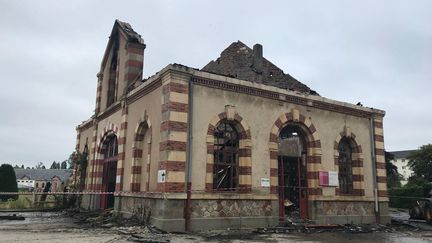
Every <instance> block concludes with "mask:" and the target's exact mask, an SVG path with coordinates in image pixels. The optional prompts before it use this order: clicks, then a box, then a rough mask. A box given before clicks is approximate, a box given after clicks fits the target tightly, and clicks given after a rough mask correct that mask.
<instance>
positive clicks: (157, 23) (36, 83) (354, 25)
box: [0, 0, 432, 165]
mask: <svg viewBox="0 0 432 243" xmlns="http://www.w3.org/2000/svg"><path fill="white" fill-rule="evenodd" d="M0 9H1V10H2V14H1V15H0V28H1V31H2V34H1V41H0V54H1V55H0V75H1V76H0V83H1V87H2V89H0V104H1V105H0V114H2V117H1V119H0V120H1V121H0V134H1V135H2V136H0V145H1V146H0V162H12V163H15V162H19V163H25V164H27V165H32V164H36V162H39V161H42V162H45V164H47V165H49V164H50V163H51V162H52V161H53V160H63V159H65V158H67V156H68V155H69V154H70V153H71V152H72V150H73V148H74V144H75V126H76V125H77V124H79V123H80V122H81V121H82V120H85V119H86V118H88V117H89V116H90V115H91V113H92V111H93V110H94V105H95V93H96V76H95V75H96V73H97V72H98V70H99V66H100V61H101V59H102V55H103V52H104V50H105V46H106V43H107V41H108V36H109V34H110V31H111V28H112V25H113V23H114V20H115V19H121V20H123V21H127V22H130V23H131V24H132V26H133V27H134V29H135V30H136V31H137V32H138V33H140V34H142V36H143V38H144V40H145V42H146V44H147V49H146V50H145V57H144V72H145V75H144V76H146V77H147V76H150V75H152V74H154V73H155V72H157V71H159V70H160V69H161V68H163V67H164V66H166V65H167V64H168V63H174V62H176V63H182V64H185V65H188V66H192V67H198V68H200V67H202V66H204V65H205V64H206V63H207V62H208V61H209V60H212V59H215V58H217V57H218V56H219V53H220V52H221V51H222V50H223V49H224V48H225V47H226V46H228V45H229V44H230V43H231V42H233V41H236V40H242V41H243V42H245V43H246V44H248V45H250V46H252V45H253V44H255V43H261V44H263V45H264V55H265V56H266V57H267V58H268V59H269V60H271V61H272V62H273V63H275V64H276V65H278V66H280V67H281V68H282V69H283V70H285V72H287V73H290V74H291V75H293V76H294V77H296V78H297V79H299V80H300V81H302V82H304V83H305V84H307V85H308V86H310V87H311V88H313V89H315V90H316V91H318V92H319V93H320V94H321V95H323V96H325V97H328V98H332V99H336V100H341V101H346V102H351V103H356V102H358V101H361V102H362V103H363V104H364V105H366V106H370V107H375V108H379V109H383V110H386V112H387V116H386V118H385V122H384V126H385V135H386V140H385V143H386V148H387V149H388V150H401V149H413V148H417V147H418V146H420V145H422V144H426V143H430V142H431V137H432V128H431V126H430V124H431V123H432V115H431V113H430V111H429V110H430V108H429V104H431V101H432V99H431V96H430V95H429V94H428V93H429V92H430V90H431V88H432V85H431V78H432V66H431V65H432V44H431V43H432V29H431V28H430V23H431V22H432V16H431V15H430V14H429V12H430V9H432V3H431V2H430V1H414V2H406V1H379V2H377V1H343V2H341V1H325V2H323V1H307V2H302V3H298V2H294V1H292V2H291V1H290V2H287V1H270V2H266V4H263V3H262V2H261V1H217V2H216V1H181V2H179V1H154V2H143V1H122V2H119V1H102V0H99V1H92V2H89V1H73V2H71V1H54V0H51V1H38V2H34V1H2V2H0Z"/></svg>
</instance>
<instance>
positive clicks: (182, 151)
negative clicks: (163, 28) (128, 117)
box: [157, 71, 190, 192]
mask: <svg viewBox="0 0 432 243" xmlns="http://www.w3.org/2000/svg"><path fill="white" fill-rule="evenodd" d="M189 79H190V77H189V76H188V75H185V74H182V73H178V72H174V71H169V72H166V73H164V74H163V75H161V81H162V106H161V113H162V121H161V125H160V134H161V140H160V143H159V151H160V152H159V159H160V160H159V164H158V168H159V170H165V172H166V178H165V182H163V183H159V182H158V183H157V190H158V191H159V192H184V191H185V189H186V186H185V185H186V184H185V181H186V166H185V165H186V153H187V146H188V144H187V129H188V123H187V122H188V112H189V110H188V109H189V105H188V98H189V94H188V91H189Z"/></svg>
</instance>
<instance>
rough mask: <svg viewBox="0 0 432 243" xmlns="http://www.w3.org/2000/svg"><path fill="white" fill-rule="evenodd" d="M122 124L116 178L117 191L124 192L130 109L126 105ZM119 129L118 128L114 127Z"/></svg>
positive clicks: (123, 110)
mask: <svg viewBox="0 0 432 243" xmlns="http://www.w3.org/2000/svg"><path fill="white" fill-rule="evenodd" d="M122 105H123V108H122V123H121V124H120V136H119V139H118V141H117V142H118V156H117V157H118V160H117V177H116V191H123V190H124V188H123V180H124V164H125V155H126V135H127V127H128V122H127V117H128V113H129V109H128V107H127V106H126V104H125V103H123V104H122ZM113 128H114V129H117V130H118V128H117V127H113Z"/></svg>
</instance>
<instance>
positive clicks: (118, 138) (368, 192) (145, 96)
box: [76, 20, 389, 231]
mask: <svg viewBox="0 0 432 243" xmlns="http://www.w3.org/2000/svg"><path fill="white" fill-rule="evenodd" d="M145 48H146V45H145V44H144V41H143V39H142V38H141V36H140V35H139V34H137V33H136V32H135V31H134V30H133V29H132V28H131V26H130V25H129V24H127V23H124V22H121V21H118V20H117V21H116V22H115V24H114V27H113V29H112V32H111V36H110V39H109V42H108V45H107V48H106V51H105V54H104V56H103V59H102V64H101V68H100V71H99V73H98V75H97V77H98V80H97V94H96V109H95V113H94V114H93V115H92V116H91V118H90V119H88V120H87V121H85V122H83V123H82V124H80V125H79V126H78V127H77V132H78V135H77V145H76V149H77V151H79V152H84V151H86V154H87V156H88V166H87V167H86V168H85V167H83V168H82V169H83V170H85V171H84V173H83V174H85V175H86V176H85V178H83V179H85V189H84V190H85V191H86V192H112V193H114V194H98V193H96V194H88V195H85V196H84V197H83V200H82V204H81V207H83V208H88V209H101V208H102V209H104V208H111V207H112V208H114V210H115V212H117V213H119V214H122V215H124V216H132V215H136V216H138V217H142V218H144V219H148V220H149V221H150V223H152V224H154V225H156V226H157V227H159V228H162V229H165V230H167V231H184V230H185V229H186V230H193V231H196V230H205V229H220V228H228V227H230V228H236V227H265V226H271V225H276V224H278V222H279V221H284V220H286V218H287V217H297V218H303V219H310V220H312V221H314V222H315V223H371V222H381V223H385V222H388V220H389V218H388V212H387V205H388V197H387V189H386V172H385V161H384V139H383V117H384V115H385V113H384V111H381V110H377V109H373V108H367V107H363V106H357V105H352V104H348V103H345V102H339V101H335V100H331V99H328V98H324V97H321V96H319V95H318V93H317V92H315V91H314V90H312V89H310V88H309V87H308V86H306V85H305V84H302V83H301V82H299V81H298V80H296V79H295V78H293V77H292V76H290V75H289V74H286V73H284V71H283V70H281V69H280V68H278V67H277V66H275V65H274V64H272V63H271V62H270V61H268V60H267V59H266V58H264V57H263V47H262V46H261V45H259V44H256V45H254V46H253V48H250V47H248V46H246V45H245V44H243V43H242V42H240V41H237V42H234V43H232V44H231V45H230V46H229V47H228V48H226V49H225V50H224V51H223V52H222V53H221V55H220V57H219V58H217V59H216V60H214V61H210V62H209V63H208V64H207V65H205V66H204V67H203V68H202V69H194V68H190V67H186V66H183V65H178V64H170V65H168V66H166V67H165V68H163V69H162V70H160V71H159V72H158V73H156V74H155V75H153V76H151V77H150V78H148V79H145V80H143V78H142V77H143V73H142V70H143V63H144V50H145ZM282 51H283V50H282Z"/></svg>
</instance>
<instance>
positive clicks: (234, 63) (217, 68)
mask: <svg viewBox="0 0 432 243" xmlns="http://www.w3.org/2000/svg"><path fill="white" fill-rule="evenodd" d="M253 62H254V52H253V50H252V49H251V48H249V47H248V46H247V45H245V44H244V43H243V42H241V41H237V42H234V43H232V44H231V45H230V46H228V48H226V49H225V50H224V51H222V53H221V54H220V57H219V58H218V59H216V61H210V62H209V63H208V64H207V65H205V66H204V67H203V68H202V69H201V71H205V72H210V73H214V74H219V75H224V76H229V77H233V78H238V79H242V80H246V81H250V82H255V83H262V84H265V85H270V86H275V87H278V88H281V89H289V90H293V91H298V92H302V93H308V94H312V95H318V93H317V92H315V91H314V90H311V89H310V88H309V87H308V86H306V85H305V84H303V83H301V82H299V81H298V80H297V79H295V78H293V77H292V76H291V75H289V74H286V73H284V72H283V70H282V69H280V68H278V67H277V66H276V65H274V64H273V63H271V62H270V61H268V60H267V59H265V58H264V57H262V70H261V71H258V70H256V68H255V67H254V65H253Z"/></svg>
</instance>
